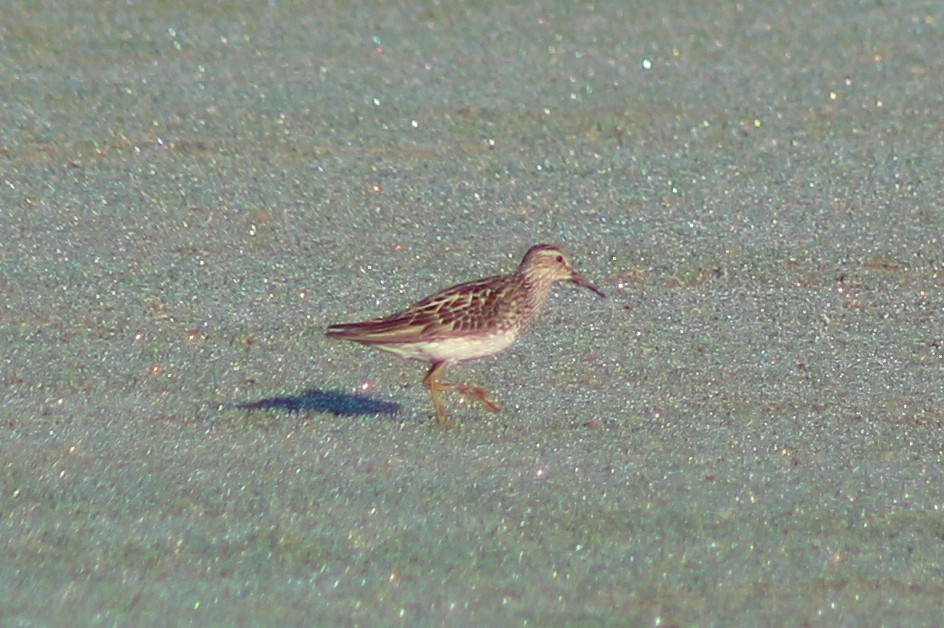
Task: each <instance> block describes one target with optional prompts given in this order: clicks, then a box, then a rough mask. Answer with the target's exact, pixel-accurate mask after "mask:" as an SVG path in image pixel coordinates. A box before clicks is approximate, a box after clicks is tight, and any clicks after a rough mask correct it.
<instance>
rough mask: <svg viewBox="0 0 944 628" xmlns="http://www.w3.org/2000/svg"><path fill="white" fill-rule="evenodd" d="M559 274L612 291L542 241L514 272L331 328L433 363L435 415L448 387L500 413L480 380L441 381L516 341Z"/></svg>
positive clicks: (441, 414) (430, 384)
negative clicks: (458, 365)
mask: <svg viewBox="0 0 944 628" xmlns="http://www.w3.org/2000/svg"><path fill="white" fill-rule="evenodd" d="M559 281H569V282H571V283H574V284H577V285H578V286H582V287H584V288H587V289H588V290H591V291H593V292H595V293H596V294H598V295H599V296H601V297H605V296H606V295H605V294H603V292H602V291H601V290H600V289H599V288H597V287H596V286H594V285H593V284H591V283H590V282H588V281H587V280H585V279H584V278H582V277H581V276H580V275H578V274H577V273H576V272H575V271H574V269H573V268H571V266H570V263H569V262H568V261H567V257H566V256H565V255H564V253H563V252H562V251H561V250H560V249H559V248H557V247H556V246H552V245H550V244H538V245H535V246H532V247H531V248H530V249H528V252H527V253H526V254H525V256H524V259H522V260H521V264H519V265H518V269H517V270H516V271H515V272H513V273H511V274H510V275H498V276H495V277H488V278H485V279H479V280H477V281H470V282H468V283H461V284H459V285H456V286H453V287H451V288H446V289H445V290H442V291H440V292H437V293H436V294H434V295H432V296H429V297H426V298H425V299H423V300H421V301H417V302H416V303H414V304H413V305H411V306H409V307H408V308H406V309H405V310H403V311H400V312H396V313H395V314H391V315H390V316H386V317H384V318H380V319H377V320H371V321H364V322H361V323H345V324H340V325H332V326H331V327H329V328H328V331H327V333H326V334H325V335H326V336H328V337H329V338H341V339H343V340H351V341H354V342H359V343H361V344H365V345H368V346H371V347H374V348H376V349H380V350H381V351H387V352H388V353H392V354H394V355H397V356H400V357H401V358H407V359H411V360H421V361H423V362H429V363H430V369H429V372H428V373H426V377H425V378H424V379H423V384H424V385H425V386H426V387H427V388H428V389H429V392H430V396H431V397H432V399H433V408H434V409H435V410H436V420H437V421H438V422H439V423H440V424H441V425H447V426H448V425H450V423H449V419H448V418H447V417H446V410H445V408H444V406H443V403H442V401H441V400H440V398H439V394H440V392H442V391H444V390H454V391H456V392H458V393H461V394H462V395H464V396H465V397H466V398H468V399H471V400H474V401H478V402H479V403H481V404H482V405H483V406H485V409H486V410H489V411H491V412H498V411H499V410H500V409H501V406H500V405H499V404H498V403H496V402H494V401H492V400H491V399H489V397H488V395H487V394H486V392H485V390H483V389H482V388H480V387H478V386H465V385H461V384H447V383H444V382H440V381H439V377H440V376H441V375H442V373H443V372H444V371H445V370H446V368H448V367H449V366H451V365H452V364H456V363H458V362H465V361H467V360H474V359H476V358H484V357H487V356H490V355H494V354H496V353H498V352H499V351H502V350H503V349H507V348H508V347H510V346H511V345H512V344H514V342H515V341H516V340H517V339H518V337H519V336H521V334H522V333H523V332H524V331H525V330H526V329H527V327H528V325H529V324H530V323H531V322H532V321H533V320H534V317H535V315H536V314H537V313H538V310H540V309H541V306H542V305H543V304H544V301H546V300H547V297H548V294H549V293H550V291H551V287H552V286H553V285H554V284H555V283H557V282H559Z"/></svg>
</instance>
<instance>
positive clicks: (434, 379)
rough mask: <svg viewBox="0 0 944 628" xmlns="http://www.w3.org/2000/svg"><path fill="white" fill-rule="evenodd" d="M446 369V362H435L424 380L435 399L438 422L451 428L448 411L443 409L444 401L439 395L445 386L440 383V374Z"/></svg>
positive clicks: (434, 405) (430, 394)
mask: <svg viewBox="0 0 944 628" xmlns="http://www.w3.org/2000/svg"><path fill="white" fill-rule="evenodd" d="M445 368H446V363H445V362H433V366H431V367H430V369H429V373H427V374H426V377H424V378H423V385H424V386H426V387H427V388H429V396H430V397H432V398H433V408H434V409H435V410H436V422H437V423H439V424H440V425H443V426H445V427H449V426H450V425H452V423H450V422H449V419H448V418H446V409H445V408H444V407H443V404H442V400H441V399H440V398H439V393H440V391H442V390H443V386H442V384H440V383H439V379H438V378H439V373H440V372H441V371H443V370H444V369H445Z"/></svg>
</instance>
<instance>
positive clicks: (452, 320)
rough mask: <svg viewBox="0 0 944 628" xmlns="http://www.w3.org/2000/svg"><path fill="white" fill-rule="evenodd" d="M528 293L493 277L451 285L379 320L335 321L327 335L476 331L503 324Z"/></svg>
mask: <svg viewBox="0 0 944 628" xmlns="http://www.w3.org/2000/svg"><path fill="white" fill-rule="evenodd" d="M525 296H526V295H525V293H524V290H523V289H522V287H521V286H520V285H519V284H518V283H517V282H514V281H509V280H508V278H507V277H489V278H487V279H479V280H478V281H470V282H468V283H464V284H459V285H457V286H453V287H451V288H447V289H445V290H443V291H442V292H437V293H436V294H434V295H432V296H430V297H427V298H425V299H423V300H422V301H418V302H417V303H414V304H413V305H411V306H410V307H408V308H407V309H405V310H403V311H401V312H397V313H395V314H391V315H390V316H387V317H384V318H381V319H378V320H374V321H365V322H363V323H348V324H342V325H332V326H331V327H330V329H329V330H328V334H327V335H328V336H331V337H334V338H344V339H347V340H353V341H355V342H361V343H364V344H395V343H410V342H420V341H431V340H437V339H440V338H444V337H448V338H455V337H461V336H466V335H474V334H476V333H481V332H482V331H483V330H484V329H485V328H488V327H501V326H502V325H501V321H502V320H505V319H507V316H508V313H509V312H510V311H513V310H514V309H515V308H518V307H521V304H522V303H523V302H524V298H525ZM496 323H498V324H496Z"/></svg>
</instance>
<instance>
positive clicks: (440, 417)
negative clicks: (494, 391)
mask: <svg viewBox="0 0 944 628" xmlns="http://www.w3.org/2000/svg"><path fill="white" fill-rule="evenodd" d="M448 365H449V362H434V363H433V365H432V367H430V369H429V372H428V373H427V374H426V377H425V378H424V379H423V385H424V386H426V387H427V388H428V389H429V394H430V396H431V397H432V398H433V408H434V409H435V410H436V421H437V422H438V423H439V424H440V425H444V426H447V427H448V426H450V425H452V423H451V422H450V421H449V419H448V418H447V417H446V409H445V407H444V406H443V403H442V400H441V399H440V398H439V393H441V392H442V391H444V390H454V391H456V392H457V393H459V394H461V395H462V396H463V397H465V398H466V399H471V400H473V401H478V402H479V403H480V404H482V405H483V406H485V409H486V410H488V411H489V412H498V411H499V410H501V405H500V404H498V403H496V402H495V401H492V400H491V399H489V398H488V393H486V392H485V389H484V388H480V387H478V386H463V385H461V384H447V383H445V382H440V381H439V376H440V375H441V374H442V372H443V371H445V370H446V367H447V366H448Z"/></svg>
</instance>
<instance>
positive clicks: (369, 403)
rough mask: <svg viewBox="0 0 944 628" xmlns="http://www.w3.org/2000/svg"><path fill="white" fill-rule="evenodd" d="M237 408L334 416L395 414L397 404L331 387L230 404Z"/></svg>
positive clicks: (398, 408)
mask: <svg viewBox="0 0 944 628" xmlns="http://www.w3.org/2000/svg"><path fill="white" fill-rule="evenodd" d="M232 407H234V408H239V409H240V410H286V411H288V412H327V413H330V414H333V415H335V416H361V415H365V414H396V413H398V412H399V411H400V404H398V403H393V402H390V401H377V400H376V399H371V398H370V397H368V396H366V395H349V394H346V393H342V392H336V391H331V390H318V389H317V388H310V389H308V390H306V391H305V392H303V393H302V394H300V395H295V396H292V397H267V398H266V399H260V400H259V401H246V402H243V403H236V404H233V406H232Z"/></svg>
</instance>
